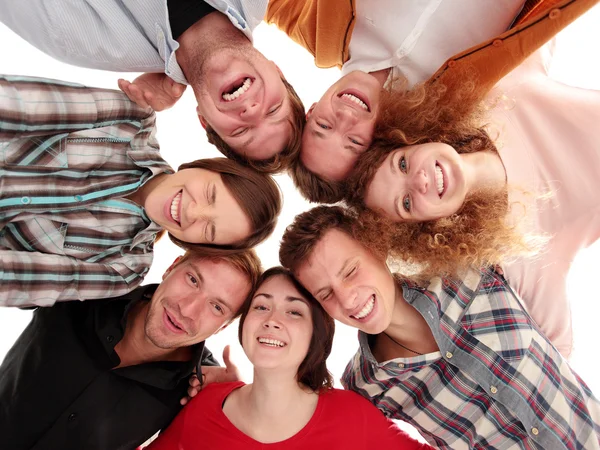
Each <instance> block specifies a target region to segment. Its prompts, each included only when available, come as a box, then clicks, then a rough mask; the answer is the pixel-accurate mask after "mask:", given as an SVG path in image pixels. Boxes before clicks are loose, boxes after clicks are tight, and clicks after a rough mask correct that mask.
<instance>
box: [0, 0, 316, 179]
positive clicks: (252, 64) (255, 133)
mask: <svg viewBox="0 0 600 450" xmlns="http://www.w3.org/2000/svg"><path fill="white" fill-rule="evenodd" d="M267 3H268V1H267V0H254V1H244V2H241V1H239V0H228V1H218V2H217V1H212V0H210V1H208V2H201V1H200V2H199V1H194V0H187V1H175V0H168V1H166V0H152V1H148V2H137V1H132V0H125V1H116V0H111V1H105V0H86V1H83V2H67V1H66V0H59V1H56V2H53V3H52V7H51V8H49V7H47V3H46V2H45V1H44V0H35V1H32V2H28V4H27V8H24V7H23V6H22V4H21V2H20V1H19V0H8V1H5V2H2V4H1V5H0V20H1V21H2V22H4V23H5V24H6V25H7V26H8V27H9V28H11V29H12V30H13V31H15V32H16V33H17V34H19V35H20V36H22V37H23V38H24V39H25V40H27V41H28V42H29V43H31V44H32V45H34V46H36V47H37V48H39V49H40V50H42V51H44V52H45V53H48V54H49V55H51V56H53V57H55V58H57V59H59V60H61V61H64V62H67V63H70V64H75V65H79V66H83V67H89V68H95V69H103V70H114V71H121V72H128V71H134V72H146V73H144V74H143V75H141V76H140V77H138V78H137V79H136V80H135V81H134V82H133V83H128V82H126V81H124V80H121V81H120V83H119V85H120V87H121V88H122V89H123V90H124V91H125V93H126V94H127V95H128V96H129V97H130V98H131V99H132V100H133V101H136V102H137V103H138V104H140V105H141V106H143V107H144V106H147V105H148V104H149V105H150V106H152V107H153V108H154V109H155V110H158V111H159V110H161V109H165V108H168V107H170V106H172V105H173V104H174V103H175V102H176V101H177V100H178V99H179V97H181V95H182V94H183V91H184V90H185V84H186V83H189V84H190V85H191V86H192V89H193V90H194V94H195V96H196V99H197V101H198V108H197V113H198V116H199V119H200V122H201V123H202V125H203V126H204V127H205V128H206V130H207V134H208V137H209V140H210V141H211V142H213V143H214V144H216V145H217V147H218V148H219V150H220V151H221V152H223V153H224V154H225V156H227V157H231V158H233V159H237V160H238V161H239V160H241V161H247V160H252V162H253V165H254V166H256V168H258V169H262V170H265V171H269V172H274V171H278V170H282V169H283V168H285V166H286V165H287V164H288V163H289V161H288V160H289V159H291V157H292V156H293V155H295V154H296V153H297V152H298V150H299V147H300V140H301V134H302V127H303V124H304V106H303V105H302V102H301V101H300V99H299V98H298V96H297V95H296V93H295V91H294V89H293V88H292V87H291V86H290V85H289V84H288V83H287V82H286V81H285V78H284V77H283V75H282V74H281V71H280V70H279V68H278V67H277V66H276V65H275V63H273V62H272V61H269V60H267V59H266V58H265V57H264V56H263V55H262V54H261V53H260V52H259V51H258V50H256V49H255V48H254V47H253V45H252V41H251V39H252V30H253V29H254V28H255V27H256V26H257V25H258V24H259V23H260V21H261V20H262V18H263V16H264V14H265V11H266V8H267Z"/></svg>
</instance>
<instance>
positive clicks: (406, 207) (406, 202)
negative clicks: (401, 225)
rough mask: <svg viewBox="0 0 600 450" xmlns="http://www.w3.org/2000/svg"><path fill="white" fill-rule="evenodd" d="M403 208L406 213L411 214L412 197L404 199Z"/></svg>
mask: <svg viewBox="0 0 600 450" xmlns="http://www.w3.org/2000/svg"><path fill="white" fill-rule="evenodd" d="M402 207H403V208H404V210H405V211H406V212H410V207H411V204H410V197H409V196H408V195H406V196H404V198H403V199H402Z"/></svg>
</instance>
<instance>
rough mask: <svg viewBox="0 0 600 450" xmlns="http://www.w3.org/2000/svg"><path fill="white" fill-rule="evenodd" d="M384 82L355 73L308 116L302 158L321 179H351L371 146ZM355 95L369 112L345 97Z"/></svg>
mask: <svg viewBox="0 0 600 450" xmlns="http://www.w3.org/2000/svg"><path fill="white" fill-rule="evenodd" d="M382 85H383V82H380V80H379V79H378V78H377V77H375V76H373V75H371V74H368V73H364V72H360V71H354V72H351V73H349V74H348V75H345V76H343V77H342V78H340V79H339V80H338V81H337V82H336V83H334V84H333V85H332V86H331V87H330V88H329V89H327V91H326V92H325V94H323V96H322V97H321V99H320V100H319V101H318V102H317V103H314V104H313V105H312V106H311V107H310V109H309V111H308V113H307V115H306V119H307V124H306V128H305V129H304V133H303V135H302V150H301V153H300V158H301V160H302V162H303V164H304V165H305V166H306V167H307V169H308V170H310V171H311V172H313V173H315V174H317V175H318V176H320V177H321V178H324V179H326V180H332V181H340V180H343V179H344V178H346V177H347V176H348V174H349V173H350V171H351V170H352V167H353V166H354V164H355V163H356V160H357V159H358V157H359V156H360V155H361V154H362V153H363V152H364V151H365V150H367V148H368V147H369V145H371V140H372V137H373V130H374V127H375V119H376V118H377V111H378V108H379V96H380V90H381V87H382ZM345 93H347V94H353V95H356V96H357V97H359V98H360V99H361V100H362V101H363V102H364V103H366V105H367V107H368V110H365V109H364V108H363V107H361V106H360V105H358V104H357V103H355V102H354V101H352V100H349V99H348V98H347V97H344V96H343V94H345Z"/></svg>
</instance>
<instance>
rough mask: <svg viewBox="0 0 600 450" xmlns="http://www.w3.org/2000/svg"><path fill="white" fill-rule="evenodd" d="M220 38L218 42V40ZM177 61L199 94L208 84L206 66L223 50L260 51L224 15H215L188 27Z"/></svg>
mask: <svg viewBox="0 0 600 450" xmlns="http://www.w3.org/2000/svg"><path fill="white" fill-rule="evenodd" d="M215 36H218V37H219V38H218V39H215ZM177 42H179V49H177V62H178V63H179V66H180V67H181V70H183V73H184V75H185V77H186V78H187V80H188V82H189V83H190V85H191V86H192V88H193V89H194V91H196V89H197V86H200V85H202V84H203V83H204V80H203V78H204V77H203V70H202V67H203V66H204V63H205V62H206V60H207V58H208V57H209V56H210V55H212V54H215V53H216V52H218V51H219V49H221V48H229V47H233V48H236V49H238V50H239V51H240V52H253V51H256V50H255V49H254V46H253V45H252V42H250V40H248V38H247V37H246V35H244V33H242V32H241V31H240V30H238V29H237V28H236V27H234V26H233V24H232V23H231V21H230V20H229V19H228V18H227V17H226V16H225V15H224V14H222V13H220V12H213V13H210V14H208V15H207V16H205V17H203V18H202V19H200V20H199V21H198V22H196V23H195V24H194V25H192V26H191V27H190V28H188V29H187V30H186V31H185V32H184V33H183V34H182V35H181V36H180V37H179V39H177Z"/></svg>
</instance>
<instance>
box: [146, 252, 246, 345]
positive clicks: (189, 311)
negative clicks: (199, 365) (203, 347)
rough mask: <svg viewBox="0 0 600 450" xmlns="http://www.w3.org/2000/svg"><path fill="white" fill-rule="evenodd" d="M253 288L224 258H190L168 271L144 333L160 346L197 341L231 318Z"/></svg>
mask: <svg viewBox="0 0 600 450" xmlns="http://www.w3.org/2000/svg"><path fill="white" fill-rule="evenodd" d="M250 288H251V286H250V281H249V280H248V278H247V277H246V276H245V275H244V274H243V273H241V272H240V271H238V270H237V269H236V268H235V267H233V266H232V265H231V264H229V263H227V262H225V261H219V260H216V261H213V260H210V259H199V258H190V259H187V260H185V261H184V262H182V263H180V264H178V265H177V266H176V267H175V268H173V269H172V270H169V271H168V272H167V273H166V274H165V276H164V278H163V282H162V283H161V284H160V286H159V287H158V289H157V290H156V292H155V293H154V296H153V297H152V301H151V302H150V304H149V305H148V308H147V314H146V316H145V323H144V324H145V326H144V331H145V336H146V338H147V340H148V341H149V342H150V343H151V344H152V345H154V346H155V347H158V348H161V349H176V348H180V347H186V346H190V345H194V344H197V343H198V342H201V341H203V340H205V339H206V338H208V337H209V336H212V335H213V334H215V333H216V332H217V331H218V330H220V329H222V328H224V327H225V326H226V325H227V324H228V323H229V322H230V321H231V320H232V318H233V316H234V315H235V312H236V311H237V310H238V309H239V308H240V307H241V306H242V303H243V302H244V300H245V298H246V297H247V296H248V294H249V293H250ZM174 324H175V325H174Z"/></svg>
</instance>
